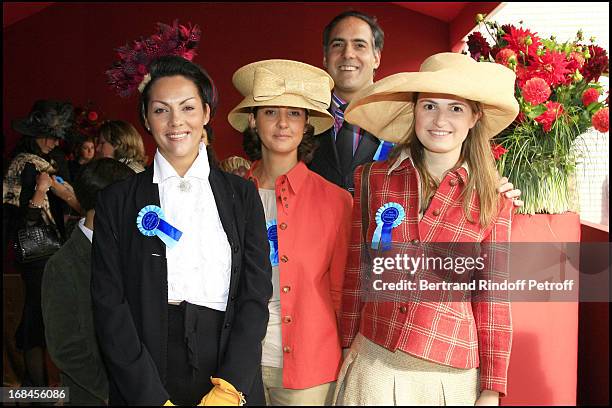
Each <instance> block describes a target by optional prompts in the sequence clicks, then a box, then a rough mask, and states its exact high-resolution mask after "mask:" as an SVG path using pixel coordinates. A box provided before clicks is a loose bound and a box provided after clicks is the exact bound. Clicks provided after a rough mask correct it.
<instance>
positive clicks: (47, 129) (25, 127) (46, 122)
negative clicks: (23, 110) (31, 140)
mask: <svg viewBox="0 0 612 408" xmlns="http://www.w3.org/2000/svg"><path fill="white" fill-rule="evenodd" d="M73 126H74V109H73V107H72V104H70V102H61V101H53V100H38V101H36V102H34V105H32V109H31V110H30V114H29V115H28V117H26V118H25V119H19V120H13V122H12V127H13V129H14V130H16V131H17V132H19V133H21V134H22V135H25V136H31V137H56V138H58V139H63V140H66V138H67V137H69V136H70V135H71V132H72V128H73Z"/></svg>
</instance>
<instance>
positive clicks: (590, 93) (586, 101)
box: [582, 88, 599, 107]
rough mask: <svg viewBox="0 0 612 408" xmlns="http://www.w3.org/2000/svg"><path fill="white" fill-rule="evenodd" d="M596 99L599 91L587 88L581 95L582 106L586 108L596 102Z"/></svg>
mask: <svg viewBox="0 0 612 408" xmlns="http://www.w3.org/2000/svg"><path fill="white" fill-rule="evenodd" d="M598 99H599V91H598V90H597V89H595V88H589V89H587V90H586V91H584V92H583V93H582V104H583V105H584V106H586V107H588V106H589V105H590V104H592V103H594V102H597V100H598Z"/></svg>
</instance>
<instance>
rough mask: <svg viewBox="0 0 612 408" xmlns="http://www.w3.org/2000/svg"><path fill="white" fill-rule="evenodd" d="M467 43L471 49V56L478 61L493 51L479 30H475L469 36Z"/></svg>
mask: <svg viewBox="0 0 612 408" xmlns="http://www.w3.org/2000/svg"><path fill="white" fill-rule="evenodd" d="M467 45H468V49H469V50H470V56H471V57H472V58H474V59H475V60H476V61H478V60H479V59H480V57H481V56H483V57H487V56H488V55H489V53H490V52H491V46H490V45H489V43H488V42H487V40H486V39H485V38H484V37H483V36H482V34H480V33H479V32H478V31H474V32H473V33H472V34H470V35H469V36H468V41H467Z"/></svg>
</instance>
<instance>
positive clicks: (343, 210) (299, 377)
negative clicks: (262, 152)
mask: <svg viewBox="0 0 612 408" xmlns="http://www.w3.org/2000/svg"><path fill="white" fill-rule="evenodd" d="M258 164H259V163H258V162H256V163H255V164H254V165H253V167H251V169H250V171H249V173H248V174H247V175H246V177H247V178H249V179H251V180H253V181H254V182H255V184H256V185H257V184H258V183H257V180H256V179H255V177H254V176H253V170H254V169H255V168H256V167H257V165H258ZM275 190H276V197H277V200H276V208H277V225H278V227H277V230H278V259H279V265H278V266H279V270H280V294H281V316H282V319H283V320H282V321H283V323H282V341H283V386H284V387H285V388H292V389H304V388H310V387H313V386H316V385H320V384H324V383H328V382H331V381H335V380H336V378H337V376H338V371H339V368H340V363H341V355H342V354H341V350H340V335H339V330H338V323H337V318H336V316H337V314H338V315H339V312H340V301H341V296H342V281H343V278H344V268H345V264H346V256H347V252H348V240H349V235H350V221H351V207H352V198H351V195H350V194H349V193H348V192H346V191H344V190H343V189H341V188H340V187H338V186H336V185H334V184H332V183H330V182H329V181H327V180H325V179H324V178H323V177H321V176H319V175H318V174H316V173H314V172H312V171H310V170H308V168H307V167H306V166H305V165H304V163H302V162H299V163H298V164H297V165H296V166H295V167H294V168H293V169H291V170H290V171H289V172H288V173H287V174H285V175H283V176H281V177H279V178H278V179H277V180H276V187H275Z"/></svg>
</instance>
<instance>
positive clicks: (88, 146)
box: [68, 137, 96, 181]
mask: <svg viewBox="0 0 612 408" xmlns="http://www.w3.org/2000/svg"><path fill="white" fill-rule="evenodd" d="M95 155H96V145H95V142H94V138H93V137H86V138H84V139H82V140H81V141H80V142H79V143H78V144H77V146H76V148H75V149H74V156H75V157H74V159H73V160H70V161H69V162H68V170H69V171H70V180H72V181H75V180H76V179H77V177H78V175H79V172H80V171H81V167H83V166H84V165H86V164H87V163H89V162H90V161H91V160H93V158H94V156H95Z"/></svg>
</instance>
